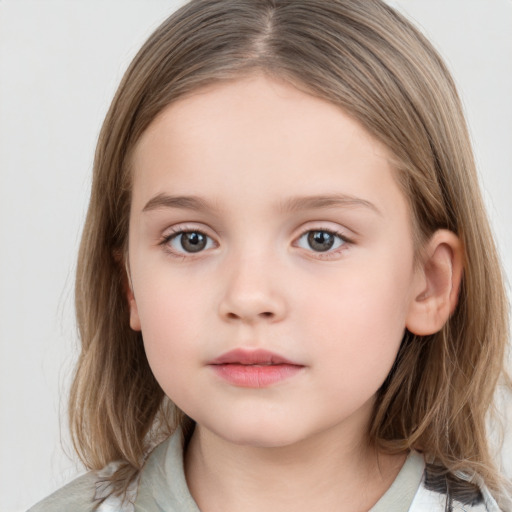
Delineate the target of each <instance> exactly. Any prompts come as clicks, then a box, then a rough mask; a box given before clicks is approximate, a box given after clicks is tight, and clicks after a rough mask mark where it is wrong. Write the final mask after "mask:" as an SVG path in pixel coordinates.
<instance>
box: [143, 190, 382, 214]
mask: <svg viewBox="0 0 512 512" xmlns="http://www.w3.org/2000/svg"><path fill="white" fill-rule="evenodd" d="M335 207H343V208H350V207H352V208H354V207H363V208H367V209H369V210H372V211H374V212H375V213H377V214H379V215H382V214H381V212H380V211H379V209H378V208H377V207H376V206H375V205H374V204H373V203H371V202H370V201H367V200H365V199H361V198H359V197H355V196H351V195H345V194H330V195H316V196H300V197H291V198H289V199H286V200H285V201H281V202H280V203H279V204H278V210H279V211H280V212H282V213H293V212H296V211H300V210H314V209H323V208H335ZM163 208H177V209H183V210H194V211H200V212H212V211H219V208H218V207H217V206H215V205H214V204H211V203H209V202H208V201H206V200H205V199H202V198H201V197H198V196H171V195H167V194H158V195H156V196H154V197H153V198H151V199H150V200H149V201H148V202H147V203H146V206H144V208H143V210H142V211H143V212H149V211H152V210H159V209H163Z"/></svg>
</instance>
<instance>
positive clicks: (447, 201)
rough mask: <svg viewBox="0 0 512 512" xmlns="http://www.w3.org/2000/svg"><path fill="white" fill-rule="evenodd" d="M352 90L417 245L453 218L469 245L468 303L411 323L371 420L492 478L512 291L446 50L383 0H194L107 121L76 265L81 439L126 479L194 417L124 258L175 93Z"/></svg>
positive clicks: (134, 72) (338, 99)
mask: <svg viewBox="0 0 512 512" xmlns="http://www.w3.org/2000/svg"><path fill="white" fill-rule="evenodd" d="M255 71H257V72H261V73H267V74H268V75H270V76H272V77H278V78H280V79H284V80H287V81H288V82H290V83H292V84H293V85H295V86H296V87H298V88H300V89H302V90H303V91H305V92H308V93H309V94H312V95H315V96H318V97H320V98H324V99H326V100H328V101H330V102H332V103H333V104H335V105H338V106H339V107H340V108H341V109H343V110H344V111H345V112H346V113H348V114H350V115H351V116H353V118H355V119H356V120H358V121H359V122H360V123H361V124H362V126H364V127H365V128H366V130H367V131H368V132H369V133H370V134H371V135H373V136H374V137H375V138H376V139H378V140H380V141H381V142H383V143H384V144H385V145H386V146H387V147H388V148H389V150H390V152H391V153H392V154H393V156H394V164H395V168H396V173H397V179H398V182H399V183H400V186H401V187H402V190H403V191H404V194H405V196H406V197H407V198H408V200H409V203H410V208H411V211H412V217H413V222H414V226H415V236H416V244H417V247H419V248H421V246H422V244H423V243H424V242H425V241H426V240H428V239H429V237H430V236H431V235H432V234H433V233H434V231H436V230H437V229H440V228H446V229H449V230H451V231H453V232H454V233H456V234H457V235H458V236H459V238H460V240H461V241H462V245H463V248H464V267H465V269H464V277H463V283H462V287H461V292H460V297H459V303H458V306H457V308H456V310H455V312H454V313H453V315H452V316H451V318H450V320H449V321H448V323H447V324H446V326H445V327H444V328H443V329H442V330H441V331H440V332H438V333H436V334H434V335H431V336H425V337H419V336H415V335H412V334H410V333H409V332H407V333H406V335H405V337H404V339H403V342H402V345H401V348H400V351H399V354H398V357H397V359H396V362H395V365H394V367H393V369H392V371H391V373H390V375H389V377H388V378H387V380H386V382H385V383H384V385H383V386H382V388H381V389H380V391H379V395H378V399H377V403H376V408H375V411H374V416H373V421H372V426H371V431H370V436H371V439H372V440H373V441H374V442H375V443H376V445H377V446H378V447H379V448H380V449H382V450H387V451H389V452H401V451H404V450H409V449H420V450H422V451H423V452H425V453H427V454H429V455H431V456H432V457H434V458H435V459H436V460H438V461H439V462H440V463H442V464H443V465H445V466H446V467H447V468H448V469H450V470H464V471H466V472H467V473H469V474H473V473H474V472H476V473H478V474H480V475H481V476H482V477H483V479H484V481H485V482H486V483H487V484H488V485H489V487H490V488H491V489H493V490H497V489H498V487H499V477H498V474H497V471H496V468H495V466H494V464H493V462H492V456H491V453H490V449H489V445H488V439H487V431H486V418H487V416H488V413H489V410H490V406H491V404H492V403H493V396H494V391H495V388H496V385H497V382H498V379H499V378H500V376H503V375H504V374H505V373H504V366H503V365H504V352H505V349H506V344H507V335H508V327H507V303H506V297H505V292H504V286H503V277H502V273H501V270H500V263H499V261H498V257H497V253H496V250H495V244H494V242H493V238H492V235H491V231H490V228H489V223H488V220H487V217H486V213H485V209H484V205H483V202H482V198H481V194H480V190H479V185H478V180H477V175H476V170H475V163H474V160H473V155H472V150H471V145H470V141H469V136H468V131H467V128H466V123H465V119H464V115H463V112H462V108H461V103H460V100H459V98H458V95H457V92H456V88H455V86H454V83H453V81H452V78H451V77H450V74H449V72H448V70H447V69H446V67H445V65H444V63H443V61H442V59H441V58H440V57H439V55H438V53H437V52H436V51H435V49H434V48H433V47H432V45H431V44H430V43H429V42H428V41H427V40H426V39H425V37H424V36H423V35H422V34H421V33H420V32H419V31H418V30H417V29H416V28H414V27H413V26H412V25H411V23H410V22H408V21H407V20H406V19H405V18H404V17H403V16H401V15H400V14H398V13H397V12H396V11H395V10H393V9H392V8H390V7H389V6H388V5H386V4H385V3H384V2H382V1H380V0H330V1H328V2H326V1H325V0H300V1H297V0H192V1H191V2H190V3H188V4H186V5H185V6H183V7H182V8H181V9H179V10H178V11H177V12H176V13H174V14H173V15H172V16H171V17H170V18H168V19H167V20H166V21H165V22H164V23H163V24H162V25H161V26H160V27H159V28H158V29H157V30H156V31H155V32H154V34H153V35H152V36H151V37H150V38H149V40H148V41H147V42H146V43H145V44H144V46H143V47H142V49H141V50H140V51H139V53H138V54H137V56H136V57H135V59H134V60H133V62H132V63H131V65H130V67H129V69H128V70H127V72H126V74H125V76H124V78H123V80H122V82H121V84H120V86H119V89H118V91H117V94H116V96H115V98H114V100H113V102H112V105H111V107H110V110H109V112H108V114H107V116H106V119H105V122H104V124H103V128H102V131H101V134H100V137H99V141H98V146H97V151H96V156H95V162H94V176H93V185H92V192H91V200H90V205H89V210H88V214H87V220H86V223H85V228H84V231H83V237H82V242H81V246H80V254H79V260H78V270H77V279H76V311H77V319H78V326H79V331H80V337H81V343H82V350H81V354H80V358H79V361H78V367H77V371H76V376H75V380H74V382H73V386H72V390H71V400H70V420H71V428H72V433H73V438H74V443H75V447H76V449H77V451H78V453H79V455H80V457H81V459H82V460H83V462H84V463H85V465H86V466H87V467H88V468H92V469H98V468H101V467H103V466H104V465H105V464H107V463H108V462H110V461H113V460H120V461H123V462H124V465H123V466H122V467H121V470H120V471H119V472H118V473H117V474H116V475H115V476H114V477H113V479H114V481H115V483H116V485H117V488H118V490H122V488H124V486H125V485H126V483H127V482H128V481H129V480H130V478H131V477H132V476H133V475H134V474H135V473H136V471H137V470H138V469H139V468H140V467H141V465H142V463H143V461H144V458H145V456H146V455H147V451H148V449H149V446H150V444H151V440H152V439H154V437H155V436H156V437H158V436H165V435H169V433H170V432H171V431H172V430H173V429H174V428H176V426H177V425H178V424H180V423H181V424H183V423H185V422H186V421H187V420H186V418H185V416H184V415H183V414H182V413H181V412H180V411H178V410H176V408H174V407H173V405H172V404H171V403H170V402H169V400H168V399H167V398H166V397H165V395H164V393H163V391H162V389H161V388H160V386H159V385H158V383H157V382H156V380H155V378H154V377H153V375H152V372H151V369H150V367H149V365H148V362H147V359H146V356H145V353H144V348H143V344H142V339H141V335H140V333H138V332H134V331H132V330H131V329H130V327H129V310H128V304H127V300H126V276H125V268H124V264H123V257H124V256H123V255H124V254H125V251H126V247H127V243H128V238H127V236H128V235H127V234H128V221H129V211H130V198H131V169H130V155H131V152H132V151H133V149H134V147H135V145H136V143H137V141H138V140H139V138H140V136H141V134H142V133H143V132H144V130H145V129H146V128H147V127H148V126H149V124H150V123H151V122H152V121H153V120H154V119H155V117H156V116H157V115H158V114H159V113H160V112H162V110H163V109H164V108H165V107H166V106H167V105H169V104H170V103H171V102H173V101H175V100H176V99H178V98H181V97H183V96H184V95H187V94H191V93H193V92H195V91H197V90H198V88H200V87H202V86H205V85H209V84H212V83H214V82H220V81H225V80H232V79H236V78H238V77H241V76H243V75H246V74H248V73H251V72H255Z"/></svg>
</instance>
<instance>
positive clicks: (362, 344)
mask: <svg viewBox="0 0 512 512" xmlns="http://www.w3.org/2000/svg"><path fill="white" fill-rule="evenodd" d="M384 267H385V268H386V271H385V272H384V271H383V268H384ZM409 278H410V276H409V275H408V273H407V272H404V271H400V269H399V266H398V265H396V266H391V267H390V266H389V265H383V266H382V267H378V266H374V267H373V268H368V267H367V268H366V270H365V271H364V272H355V271H354V272H347V273H346V274H345V275H344V277H343V278H340V279H336V280H335V281H334V282H331V284H329V286H328V287H327V288H325V289H324V292H325V293H323V294H321V295H319V297H318V300H312V301H311V302H310V311H309V313H308V319H309V322H308V324H306V326H305V327H306V328H307V329H308V333H309V335H308V338H310V339H312V340H313V343H315V341H314V340H317V342H318V341H319V340H322V341H321V346H322V351H323V352H324V355H325V360H327V361H329V364H330V365H331V366H333V367H334V366H335V365H341V366H342V367H343V372H344V374H345V375H346V376H347V377H348V379H346V380H347V381H350V380H353V381H354V382H357V381H359V380H361V375H366V376H368V375H370V374H374V375H375V377H376V378H377V380H383V379H384V378H385V377H386V376H387V373H388V372H389V370H390V369H391V366H392V364H393V362H394V360H395V358H396V354H397V352H398V349H399V346H400V343H401V340H402V337H403V334H404V330H405V322H406V316H407V309H408V303H409V293H408V290H409V288H408V285H409ZM334 283H336V284H334Z"/></svg>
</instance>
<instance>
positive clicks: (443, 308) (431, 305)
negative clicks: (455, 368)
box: [406, 229, 463, 336]
mask: <svg viewBox="0 0 512 512" xmlns="http://www.w3.org/2000/svg"><path fill="white" fill-rule="evenodd" d="M423 255H424V256H423V260H422V262H421V264H420V265H419V267H418V269H417V271H416V272H417V274H416V279H415V283H416V284H415V289H414V290H413V300H412V301H411V304H410V307H409V311H408V314H407V319H406V327H407V329H408V330H409V331H410V332H412V333H413V334H417V335H420V336H426V335H428V334H434V333H436V332H438V331H440V330H441V329H442V327H443V326H444V324H445V323H446V322H447V321H448V319H449V318H450V315H451V314H452V313H453V312H454V310H455V307H456V306H457V300H458V296H459V289H460V283H461V280H462V272H463V257H462V244H461V242H460V240H459V238H458V237H457V235H455V233H453V232H451V231H448V230H446V229H440V230H438V231H436V232H435V233H434V234H433V236H432V238H431V239H430V240H429V242H428V243H427V244H426V247H425V248H424V251H423Z"/></svg>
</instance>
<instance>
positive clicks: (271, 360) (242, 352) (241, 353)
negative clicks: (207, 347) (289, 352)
mask: <svg viewBox="0 0 512 512" xmlns="http://www.w3.org/2000/svg"><path fill="white" fill-rule="evenodd" d="M209 364H247V365H250V364H261V365H266V364H267V365H271V364H291V365H294V366H303V365H301V364H298V363H296V362H294V361H291V360H289V359H286V358H285V357H283V356H280V355H279V354H276V353H274V352H270V351H268V350H263V349H256V350H248V349H243V348H237V349H235V350H230V351H229V352H226V353H224V354H222V355H220V356H219V357H217V358H216V359H214V360H212V361H210V363H209Z"/></svg>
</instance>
